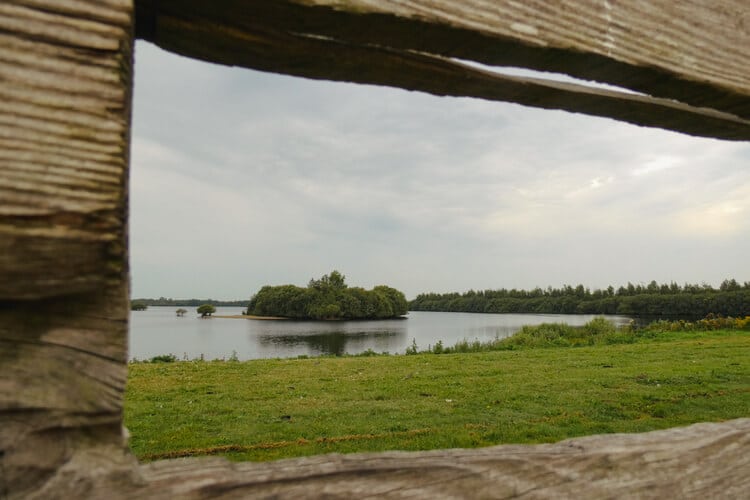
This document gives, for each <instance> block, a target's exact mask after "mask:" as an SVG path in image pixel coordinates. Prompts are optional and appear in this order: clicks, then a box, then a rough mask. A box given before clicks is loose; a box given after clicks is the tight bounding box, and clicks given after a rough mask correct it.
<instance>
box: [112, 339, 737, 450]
mask: <svg viewBox="0 0 750 500" xmlns="http://www.w3.org/2000/svg"><path fill="white" fill-rule="evenodd" d="M748 359H750V332H747V331H738V330H720V331H711V332H674V333H668V334H664V335H662V336H659V337H655V338H644V339H641V340H638V341H635V342H632V343H624V344H613V345H594V346H584V347H574V348H565V347H551V348H523V347H522V346H520V347H518V348H514V349H511V350H500V351H491V352H475V353H459V354H443V355H439V356H438V355H434V354H417V355H412V356H404V355H401V356H373V357H344V358H312V359H288V360H256V361H248V362H179V363H136V364H131V365H130V366H129V380H128V390H127V393H126V398H125V425H126V426H127V427H128V428H129V430H130V432H131V436H132V437H131V447H132V449H133V450H134V452H135V453H136V454H137V455H138V457H139V458H141V459H142V460H152V459H158V458H168V457H175V456H187V455H207V454H221V455H225V456H227V457H229V458H231V459H236V460H270V459H277V458H284V457H294V456H302V455H312V454H319V453H328V452H342V453H347V452H355V451H378V450H389V449H401V450H424V449H435V448H451V447H477V446H488V445H493V444H500V443H539V442H551V441H558V440H561V439H565V438H568V437H573V436H580V435H587V434H595V433H607V432H643V431H648V430H654V429H662V428H666V427H672V426H678V425H685V424H689V423H693V422H700V421H717V420H724V419H730V418H737V417H747V416H750V363H749V362H748Z"/></svg>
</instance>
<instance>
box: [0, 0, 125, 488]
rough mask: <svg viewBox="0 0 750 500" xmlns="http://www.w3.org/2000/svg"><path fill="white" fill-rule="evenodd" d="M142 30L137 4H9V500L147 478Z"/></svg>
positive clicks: (5, 229) (1, 281)
mask: <svg viewBox="0 0 750 500" xmlns="http://www.w3.org/2000/svg"><path fill="white" fill-rule="evenodd" d="M132 19H133V6H132V2H128V1H114V0H108V1H103V2H101V1H94V0H73V1H68V0H47V1H43V0H5V1H3V2H2V3H0V102H2V105H0V499H5V498H25V497H26V496H28V495H31V494H34V492H40V491H47V496H50V497H52V496H55V495H54V490H52V491H51V492H50V491H49V490H45V488H46V487H47V486H46V485H48V484H49V483H48V481H50V480H52V479H55V480H58V481H59V480H61V478H64V477H68V478H75V477H77V479H75V481H76V483H77V484H78V488H79V490H78V491H79V496H85V492H86V490H85V488H84V487H85V485H86V484H90V483H91V482H92V481H98V480H99V479H95V478H101V477H109V476H110V475H112V474H119V475H121V474H123V473H124V472H122V470H118V466H117V464H118V463H120V462H122V463H126V462H127V463H128V464H129V469H128V470H130V473H132V471H133V470H135V460H134V459H133V458H132V457H130V456H129V455H128V454H127V453H126V452H125V450H126V448H125V445H124V440H123V436H122V397H123V393H124V388H125V382H126V375H127V366H126V360H127V335H128V326H127V320H128V314H129V307H128V272H127V271H128V269H127V165H128V148H129V137H130V129H129V128H130V100H131V68H132V64H131V60H132V56H131V54H132ZM92 456H96V457H99V460H98V463H94V462H93V461H92V460H91V459H88V461H87V460H86V458H85V457H92ZM104 456H106V457H108V458H106V459H104V458H102V457H104ZM118 457H119V458H118ZM118 460H119V462H118ZM83 466H85V467H84V468H81V470H80V471H78V472H75V473H73V472H71V471H72V470H74V469H77V468H79V467H83ZM115 471H117V472H115ZM125 473H127V471H126V472H125Z"/></svg>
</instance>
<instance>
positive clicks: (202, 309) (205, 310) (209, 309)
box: [196, 304, 216, 318]
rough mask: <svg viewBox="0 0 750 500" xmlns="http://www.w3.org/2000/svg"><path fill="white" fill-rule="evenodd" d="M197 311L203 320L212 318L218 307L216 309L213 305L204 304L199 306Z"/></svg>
mask: <svg viewBox="0 0 750 500" xmlns="http://www.w3.org/2000/svg"><path fill="white" fill-rule="evenodd" d="M196 311H197V312H198V314H200V315H201V318H205V317H206V316H211V315H212V314H213V313H215V312H216V307H214V305H213V304H202V305H200V306H198V308H197V309H196Z"/></svg>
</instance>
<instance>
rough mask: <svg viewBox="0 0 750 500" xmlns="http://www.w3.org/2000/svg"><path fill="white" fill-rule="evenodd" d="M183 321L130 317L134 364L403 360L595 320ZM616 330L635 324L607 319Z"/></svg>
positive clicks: (169, 313)
mask: <svg viewBox="0 0 750 500" xmlns="http://www.w3.org/2000/svg"><path fill="white" fill-rule="evenodd" d="M185 309H188V311H189V312H188V313H187V314H186V315H185V316H184V317H182V318H179V317H177V315H176V314H175V311H176V308H175V307H155V306H152V307H149V308H148V309H147V310H145V311H133V312H131V313H130V359H139V360H144V359H149V358H151V357H153V356H157V355H160V354H174V355H175V356H177V357H178V358H179V359H185V358H187V359H195V358H200V357H201V356H203V357H204V359H207V360H211V359H222V358H229V357H231V356H232V355H233V354H234V353H236V355H237V357H238V358H239V359H241V360H246V359H258V358H290V357H297V356H301V355H307V356H319V355H325V354H336V355H340V354H357V353H360V352H364V351H367V350H368V349H372V350H373V351H375V352H389V353H391V354H397V353H399V354H403V353H404V352H405V350H406V348H407V347H410V346H411V345H412V342H413V341H414V342H416V343H417V346H418V348H419V349H420V350H422V349H427V348H428V346H431V345H435V344H436V343H437V342H438V341H442V342H443V344H444V345H445V346H453V345H454V344H455V343H456V342H458V341H460V340H463V339H466V340H469V341H473V340H475V339H478V340H480V341H488V340H494V339H495V338H503V337H507V336H509V335H511V334H513V333H515V332H516V331H518V330H519V329H520V328H521V327H522V326H523V325H536V324H540V323H567V324H569V325H576V326H577V325H583V324H584V323H586V322H588V321H590V320H591V319H593V318H595V317H596V316H595V315H584V314H574V315H562V314H472V313H446V312H420V311H415V312H410V313H409V315H408V316H407V319H393V320H383V321H289V320H280V321H274V320H252V319H230V318H208V319H201V318H199V317H198V315H197V314H196V313H195V308H193V307H190V308H188V307H185ZM242 310H243V308H241V307H217V311H216V314H217V315H233V314H242ZM606 317H607V318H608V319H610V320H611V321H613V322H614V323H615V324H624V323H627V322H628V321H630V318H627V317H624V316H606Z"/></svg>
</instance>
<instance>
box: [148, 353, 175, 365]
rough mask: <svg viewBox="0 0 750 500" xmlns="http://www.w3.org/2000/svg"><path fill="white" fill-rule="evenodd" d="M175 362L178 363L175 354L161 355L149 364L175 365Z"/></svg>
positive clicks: (152, 359)
mask: <svg viewBox="0 0 750 500" xmlns="http://www.w3.org/2000/svg"><path fill="white" fill-rule="evenodd" d="M175 361H177V356H175V355H174V354H160V355H159V356H154V357H153V358H151V359H150V360H149V363H174V362H175Z"/></svg>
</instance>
